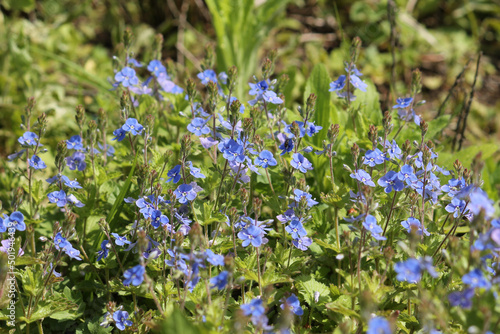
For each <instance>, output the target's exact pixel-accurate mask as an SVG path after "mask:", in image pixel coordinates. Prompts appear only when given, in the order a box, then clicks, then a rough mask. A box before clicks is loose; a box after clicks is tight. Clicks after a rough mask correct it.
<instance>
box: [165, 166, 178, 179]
mask: <svg viewBox="0 0 500 334" xmlns="http://www.w3.org/2000/svg"><path fill="white" fill-rule="evenodd" d="M167 176H168V177H169V178H168V179H167V182H170V181H174V183H177V182H179V180H180V179H181V165H176V166H175V167H174V168H172V169H171V170H169V171H168V173H167Z"/></svg>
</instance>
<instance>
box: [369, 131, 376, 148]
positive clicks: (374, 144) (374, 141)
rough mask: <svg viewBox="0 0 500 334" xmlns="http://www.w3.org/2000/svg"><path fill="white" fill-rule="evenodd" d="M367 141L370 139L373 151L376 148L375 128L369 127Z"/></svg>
mask: <svg viewBox="0 0 500 334" xmlns="http://www.w3.org/2000/svg"><path fill="white" fill-rule="evenodd" d="M368 139H370V141H371V142H372V145H373V149H375V148H376V147H377V127H376V126H375V125H370V128H369V130H368Z"/></svg>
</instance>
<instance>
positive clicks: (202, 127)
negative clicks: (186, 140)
mask: <svg viewBox="0 0 500 334" xmlns="http://www.w3.org/2000/svg"><path fill="white" fill-rule="evenodd" d="M206 123H207V121H205V120H204V119H203V118H201V117H196V118H194V119H193V120H192V121H191V123H189V124H188V126H187V129H188V130H189V132H191V133H193V134H194V135H195V136H198V137H199V136H201V135H206V134H209V133H210V128H209V127H208V126H206Z"/></svg>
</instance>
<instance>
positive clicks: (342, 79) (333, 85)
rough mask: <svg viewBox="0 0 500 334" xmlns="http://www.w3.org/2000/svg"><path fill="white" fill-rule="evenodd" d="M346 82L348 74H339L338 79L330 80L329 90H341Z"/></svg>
mask: <svg viewBox="0 0 500 334" xmlns="http://www.w3.org/2000/svg"><path fill="white" fill-rule="evenodd" d="M345 83H346V76H345V75H343V74H342V75H341V76H339V78H338V79H337V80H335V81H332V82H330V89H329V91H330V92H337V91H341V90H342V89H344V87H345Z"/></svg>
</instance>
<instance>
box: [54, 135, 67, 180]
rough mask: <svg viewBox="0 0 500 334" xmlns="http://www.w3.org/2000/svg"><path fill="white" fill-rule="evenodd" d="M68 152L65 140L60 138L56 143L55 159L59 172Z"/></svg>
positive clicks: (62, 167)
mask: <svg viewBox="0 0 500 334" xmlns="http://www.w3.org/2000/svg"><path fill="white" fill-rule="evenodd" d="M67 154H68V147H67V144H66V141H64V140H61V141H60V142H59V143H57V150H56V159H55V164H56V168H57V170H58V171H59V173H62V171H63V169H64V167H65V166H66V155H67Z"/></svg>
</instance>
